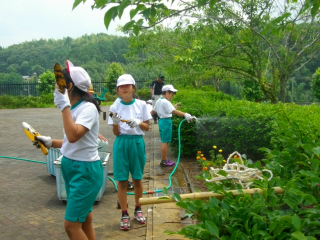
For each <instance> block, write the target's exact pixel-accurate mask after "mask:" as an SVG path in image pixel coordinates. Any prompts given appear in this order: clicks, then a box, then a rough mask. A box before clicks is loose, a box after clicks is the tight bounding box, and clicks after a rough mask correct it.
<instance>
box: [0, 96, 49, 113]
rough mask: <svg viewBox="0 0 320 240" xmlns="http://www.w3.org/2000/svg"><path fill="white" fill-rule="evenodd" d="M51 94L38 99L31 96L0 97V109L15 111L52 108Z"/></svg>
mask: <svg viewBox="0 0 320 240" xmlns="http://www.w3.org/2000/svg"><path fill="white" fill-rule="evenodd" d="M53 106H54V103H53V94H52V93H48V94H43V95H41V96H40V97H32V96H28V97H26V96H8V95H4V96H0V108H1V109H15V108H44V107H53Z"/></svg>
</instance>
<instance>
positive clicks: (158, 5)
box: [154, 3, 167, 9]
mask: <svg viewBox="0 0 320 240" xmlns="http://www.w3.org/2000/svg"><path fill="white" fill-rule="evenodd" d="M154 7H155V8H165V9H167V6H166V5H164V4H163V3H160V4H156V5H154Z"/></svg>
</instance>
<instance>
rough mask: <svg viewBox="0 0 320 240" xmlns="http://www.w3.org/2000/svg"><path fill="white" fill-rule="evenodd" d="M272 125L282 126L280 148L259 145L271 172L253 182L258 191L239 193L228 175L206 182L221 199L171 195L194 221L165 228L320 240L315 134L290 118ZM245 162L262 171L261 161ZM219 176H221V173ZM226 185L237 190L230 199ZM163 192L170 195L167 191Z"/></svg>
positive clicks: (203, 235)
mask: <svg viewBox="0 0 320 240" xmlns="http://www.w3.org/2000/svg"><path fill="white" fill-rule="evenodd" d="M302 117H304V116H302ZM277 123H278V125H279V126H280V127H281V136H279V141H281V142H282V146H284V148H283V149H282V150H279V149H273V150H270V149H267V148H264V149H262V150H263V151H264V152H265V153H266V158H267V159H265V160H264V162H265V164H266V165H265V166H266V167H267V169H269V170H271V171H272V172H273V179H272V180H271V181H268V179H267V177H266V176H265V177H264V179H262V180H261V181H260V180H253V188H259V189H261V190H262V193H257V192H255V193H254V194H252V195H250V194H248V193H242V194H241V191H242V190H241V186H240V185H236V184H235V183H234V182H233V180H232V179H227V180H220V181H218V182H207V183H206V185H207V187H208V189H209V191H213V192H216V193H221V194H223V195H224V198H222V199H221V200H218V199H216V198H214V197H210V198H209V200H200V199H195V200H190V199H186V200H184V201H182V200H181V197H180V196H179V195H178V194H177V193H174V194H173V195H172V196H171V198H172V199H174V200H175V201H176V202H177V203H176V204H177V206H179V207H181V208H183V209H185V210H186V214H187V215H188V216H191V217H193V218H194V219H196V220H197V221H196V222H197V224H196V225H189V226H187V227H185V228H183V229H181V230H180V231H170V230H167V231H165V232H166V233H168V234H180V235H184V236H185V237H188V238H191V239H204V240H209V239H210V240H211V239H225V240H227V239H253V240H259V239H307V240H315V239H320V229H319V216H320V204H319V203H320V187H319V186H320V185H319V184H320V172H319V167H320V161H319V159H320V147H319V146H320V138H319V137H318V136H319V134H315V135H309V134H307V133H303V132H302V131H301V130H302V129H304V128H305V125H303V124H302V123H297V122H295V121H294V120H290V119H286V120H285V121H278V122H277ZM279 132H280V131H279ZM245 165H246V166H248V167H250V168H258V169H260V170H262V168H261V166H262V164H261V162H260V161H257V162H256V163H254V164H253V163H251V162H250V161H246V162H245ZM206 173H207V171H206ZM219 174H221V175H223V176H226V172H225V171H220V172H219ZM205 178H209V179H210V178H211V175H210V174H206V175H205V176H204V178H202V179H203V180H204V179H205ZM198 179H200V178H198ZM274 187H281V188H282V190H283V193H282V194H276V192H275V190H274ZM228 189H233V190H235V189H238V190H239V193H240V194H239V195H238V196H237V197H234V196H233V194H231V193H230V192H227V191H226V190H228ZM163 192H164V193H165V194H166V195H169V194H168V190H167V189H163Z"/></svg>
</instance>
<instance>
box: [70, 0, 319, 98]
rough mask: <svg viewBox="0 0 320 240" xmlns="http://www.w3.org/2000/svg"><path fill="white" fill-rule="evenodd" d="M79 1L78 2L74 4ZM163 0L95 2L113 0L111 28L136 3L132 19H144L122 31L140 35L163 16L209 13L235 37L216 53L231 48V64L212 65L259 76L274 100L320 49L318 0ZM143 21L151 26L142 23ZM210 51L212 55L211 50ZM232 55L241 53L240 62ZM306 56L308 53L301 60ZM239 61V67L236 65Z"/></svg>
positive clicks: (210, 21)
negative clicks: (168, 0)
mask: <svg viewBox="0 0 320 240" xmlns="http://www.w3.org/2000/svg"><path fill="white" fill-rule="evenodd" d="M80 2H81V1H79V0H78V1H75V2H74V7H76V6H77V5H78V4H79V3H80ZM162 2H164V1H160V2H153V1H144V2H143V3H141V2H140V1H135V0H133V1H130V2H129V1H122V2H117V1H108V3H105V1H96V2H95V3H94V5H93V7H95V8H101V9H102V8H104V7H106V6H108V4H112V6H113V7H111V8H109V10H107V12H106V14H105V25H106V27H107V28H108V26H109V24H110V21H111V20H112V19H115V17H117V16H118V17H119V18H121V16H122V14H123V11H124V9H126V8H127V7H129V6H130V7H135V8H134V9H131V11H130V17H131V19H133V17H134V16H136V15H137V14H138V15H140V19H138V20H131V21H130V22H128V23H126V24H125V25H124V26H123V31H129V30H132V31H133V33H135V34H136V35H137V34H138V33H139V32H140V31H141V29H143V28H145V29H148V28H151V27H153V26H156V25H157V24H159V23H161V22H162V21H163V20H164V19H167V18H172V17H176V16H179V17H181V18H183V17H184V16H187V17H190V16H192V17H197V18H198V19H199V20H201V19H203V18H205V20H203V22H204V23H207V24H208V26H212V24H213V26H214V27H215V26H217V24H218V25H220V26H221V27H222V29H223V30H224V31H225V32H226V33H227V34H228V35H229V36H231V39H230V41H229V43H228V45H229V47H228V48H225V46H222V47H221V49H220V50H219V49H215V50H216V51H217V53H223V54H226V53H227V58H229V60H230V61H224V63H226V62H227V63H228V64H224V65H221V64H219V62H218V61H215V60H216V59H213V58H211V60H212V59H213V60H214V61H211V62H212V64H215V65H216V66H220V67H222V68H225V69H228V70H229V71H234V72H236V73H238V74H240V75H242V76H243V77H245V78H247V79H251V80H252V81H256V82H257V83H258V84H259V85H260V86H261V89H262V91H263V92H264V94H265V95H266V97H268V98H269V99H271V101H272V102H273V103H276V102H277V94H276V92H275V89H276V84H277V83H278V82H280V94H281V101H283V102H284V99H285V86H286V83H287V81H288V79H289V77H290V76H291V75H292V74H293V73H294V72H295V71H299V70H300V68H301V67H303V66H304V65H305V64H307V63H308V62H309V61H311V59H312V58H313V57H314V56H315V54H316V52H317V51H319V49H320V44H319V41H320V33H319V31H318V29H319V23H318V22H317V21H316V19H315V17H317V18H318V15H317V13H318V10H319V7H320V2H319V1H309V0H305V1H302V2H301V3H300V2H297V1H296V0H292V1H289V0H288V1H286V2H284V7H283V9H281V7H279V6H280V5H279V3H278V1H276V0H273V1H269V0H262V1H253V0H252V1H249V0H242V1H241V0H237V1H217V0H210V1H201V0H197V1H194V2H182V3H183V4H182V5H180V7H179V9H173V8H174V7H172V8H171V9H169V8H168V7H167V6H166V5H164V4H163V3H162ZM172 2H174V0H173V1H172ZM115 4H116V5H115ZM114 5H115V6H114ZM171 6H175V5H174V4H172V5H171ZM234 6H237V7H234ZM281 6H282V5H281ZM199 10H200V11H199ZM277 11H278V12H277ZM204 13H205V14H204ZM137 18H139V16H138V17H137ZM145 22H146V23H147V25H143V24H144V23H145ZM178 24H180V22H178ZM205 44H207V42H205ZM199 47H202V46H201V45H200V46H199ZM198 49H201V48H198ZM192 50H193V49H192ZM222 51H223V52H222ZM198 52H199V51H198ZM198 52H197V51H186V52H185V55H186V58H184V59H186V60H187V61H189V62H191V61H193V60H194V59H192V58H190V57H189V56H188V54H189V53H191V54H194V55H196V54H197V53H198ZM203 52H204V51H203ZM204 53H206V52H204ZM230 54H231V55H230ZM189 55H190V54H189ZM202 55H203V54H202ZM208 55H209V56H212V51H211V52H210V54H208ZM220 56H221V54H220ZM230 56H237V59H236V61H235V58H233V59H232V58H231V57H230ZM304 56H308V58H307V59H306V61H304V62H302V61H303V57H304ZM180 58H181V57H180ZM182 59H183V58H182ZM184 59H183V60H184ZM190 60H191V61H190ZM224 60H226V59H224ZM237 63H238V65H239V66H240V68H238V66H237V65H236V64H237ZM234 65H236V66H234Z"/></svg>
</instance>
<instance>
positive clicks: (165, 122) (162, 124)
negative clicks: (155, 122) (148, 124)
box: [151, 85, 197, 167]
mask: <svg viewBox="0 0 320 240" xmlns="http://www.w3.org/2000/svg"><path fill="white" fill-rule="evenodd" d="M177 91H178V90H177V89H175V88H174V87H173V86H172V85H164V86H163V87H162V97H161V98H160V99H159V100H158V101H157V102H156V104H155V106H154V108H153V111H152V112H151V114H153V113H155V112H156V113H157V114H158V116H159V117H160V119H159V133H160V139H161V157H162V160H161V162H160V166H161V167H171V166H174V165H175V162H172V161H170V160H169V159H168V157H167V152H168V143H169V142H171V139H172V120H171V117H172V114H175V115H178V116H184V117H185V119H186V120H187V122H188V123H189V122H191V121H192V120H196V119H197V118H196V117H194V116H191V115H190V114H189V113H184V112H181V111H178V110H176V109H175V108H174V106H173V105H172V103H171V102H170V101H171V99H172V97H173V95H175V94H176V92H177Z"/></svg>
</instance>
